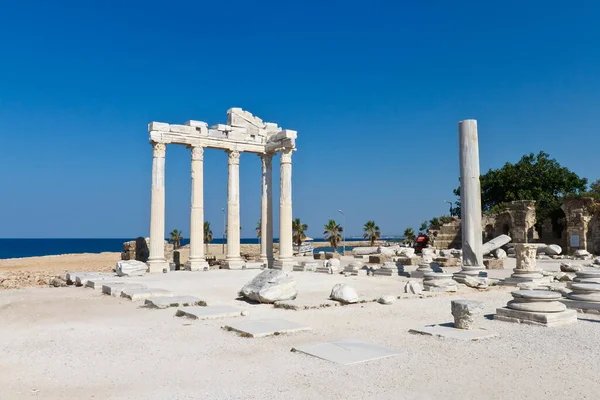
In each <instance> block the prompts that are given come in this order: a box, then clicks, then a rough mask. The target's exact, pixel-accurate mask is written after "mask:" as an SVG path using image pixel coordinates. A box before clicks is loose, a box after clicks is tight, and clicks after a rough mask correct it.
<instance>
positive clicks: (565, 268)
mask: <svg viewBox="0 0 600 400" xmlns="http://www.w3.org/2000/svg"><path fill="white" fill-rule="evenodd" d="M560 270H561V271H562V272H579V271H583V267H582V266H581V265H578V264H569V263H560Z"/></svg>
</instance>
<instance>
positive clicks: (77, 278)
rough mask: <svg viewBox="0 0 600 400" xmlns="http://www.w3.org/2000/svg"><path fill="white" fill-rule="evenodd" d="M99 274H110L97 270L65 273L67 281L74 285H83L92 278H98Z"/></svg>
mask: <svg viewBox="0 0 600 400" xmlns="http://www.w3.org/2000/svg"><path fill="white" fill-rule="evenodd" d="M101 276H111V275H107V274H101V273H99V272H75V273H68V274H67V282H71V283H72V284H74V285H75V286H85V284H86V283H87V281H88V280H89V279H92V278H98V277H101Z"/></svg>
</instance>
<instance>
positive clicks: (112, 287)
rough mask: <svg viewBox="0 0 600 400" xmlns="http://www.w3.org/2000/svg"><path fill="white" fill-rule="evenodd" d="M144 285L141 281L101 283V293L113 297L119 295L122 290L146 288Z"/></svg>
mask: <svg viewBox="0 0 600 400" xmlns="http://www.w3.org/2000/svg"><path fill="white" fill-rule="evenodd" d="M146 288H147V287H146V285H143V284H141V283H124V282H119V283H104V284H103V285H102V293H103V294H107V295H109V296H113V297H120V296H121V293H122V292H123V290H125V289H128V290H135V289H146Z"/></svg>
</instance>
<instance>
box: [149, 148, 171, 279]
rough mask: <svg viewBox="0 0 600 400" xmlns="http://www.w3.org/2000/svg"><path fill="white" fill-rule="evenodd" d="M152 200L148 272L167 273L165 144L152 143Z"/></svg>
mask: <svg viewBox="0 0 600 400" xmlns="http://www.w3.org/2000/svg"><path fill="white" fill-rule="evenodd" d="M152 149H153V151H152V195H151V196H152V198H151V203H150V256H149V257H148V262H147V264H148V272H165V271H169V264H168V263H167V260H166V259H165V154H166V150H167V146H166V144H165V143H157V142H152Z"/></svg>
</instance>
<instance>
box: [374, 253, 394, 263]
mask: <svg viewBox="0 0 600 400" xmlns="http://www.w3.org/2000/svg"><path fill="white" fill-rule="evenodd" d="M388 261H392V256H391V255H387V254H376V255H371V256H369V264H383V263H385V262H388Z"/></svg>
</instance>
